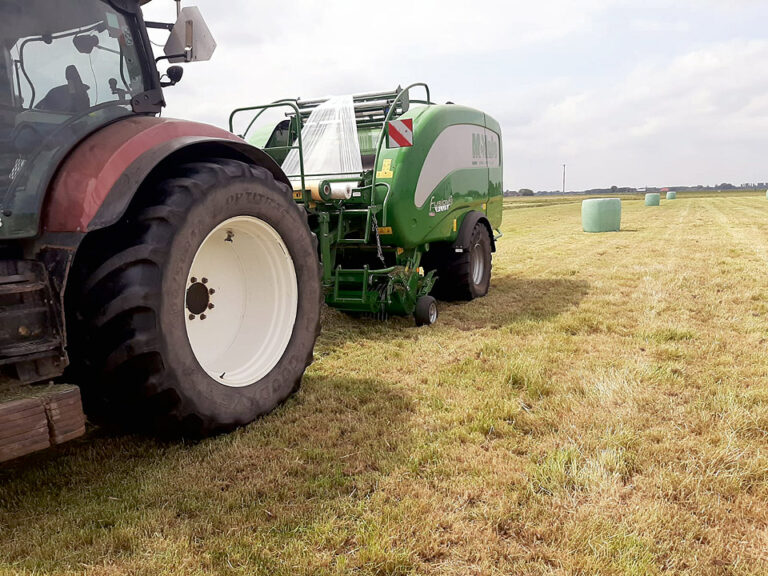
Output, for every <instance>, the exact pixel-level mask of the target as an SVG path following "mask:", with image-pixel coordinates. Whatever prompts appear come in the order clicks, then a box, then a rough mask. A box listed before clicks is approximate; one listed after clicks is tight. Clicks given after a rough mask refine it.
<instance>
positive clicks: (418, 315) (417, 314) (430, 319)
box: [413, 296, 438, 326]
mask: <svg viewBox="0 0 768 576" xmlns="http://www.w3.org/2000/svg"><path fill="white" fill-rule="evenodd" d="M437 316H438V312H437V300H435V299H434V298H433V297H432V296H421V297H420V298H419V299H418V300H416V309H415V310H414V311H413V317H414V319H415V320H416V326H431V325H432V324H434V323H435V322H437Z"/></svg>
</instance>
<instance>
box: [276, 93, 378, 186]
mask: <svg viewBox="0 0 768 576" xmlns="http://www.w3.org/2000/svg"><path fill="white" fill-rule="evenodd" d="M301 138H302V147H303V151H304V173H305V174H344V173H347V172H362V171H363V163H362V159H361V158H360V143H359V142H358V140H357V123H356V121H355V107H354V103H353V101H352V96H351V95H347V96H333V97H331V98H329V99H328V100H327V101H325V102H323V103H322V104H320V105H319V106H318V107H317V108H315V109H314V110H313V111H312V113H311V114H310V115H309V118H307V121H306V123H305V124H304V127H303V128H302V130H301ZM283 170H284V171H285V173H286V174H287V175H289V176H295V175H298V174H299V173H300V167H299V153H298V150H291V151H290V152H289V153H288V156H287V157H286V159H285V161H284V162H283Z"/></svg>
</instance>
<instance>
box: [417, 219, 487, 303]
mask: <svg viewBox="0 0 768 576" xmlns="http://www.w3.org/2000/svg"><path fill="white" fill-rule="evenodd" d="M435 248H436V249H435V251H434V253H432V251H431V250H430V252H428V253H427V256H428V262H430V265H431V266H433V267H434V268H435V269H436V270H437V282H436V283H435V287H434V289H433V290H432V294H434V295H435V296H436V297H438V298H440V299H441V300H473V299H475V298H481V297H482V296H485V295H486V294H487V293H488V288H489V287H490V285H491V237H490V235H489V234H488V228H486V226H485V224H483V223H481V222H478V223H477V224H475V227H474V228H473V230H472V237H471V242H470V247H469V250H467V251H466V252H455V251H454V250H453V249H452V247H451V246H450V245H445V246H436V247H435Z"/></svg>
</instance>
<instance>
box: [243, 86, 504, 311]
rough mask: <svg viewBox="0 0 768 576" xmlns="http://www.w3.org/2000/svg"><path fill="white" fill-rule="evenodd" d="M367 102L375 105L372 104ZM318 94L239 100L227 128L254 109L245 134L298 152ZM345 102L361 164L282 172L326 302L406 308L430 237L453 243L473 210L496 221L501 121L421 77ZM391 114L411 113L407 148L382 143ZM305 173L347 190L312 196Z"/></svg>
mask: <svg viewBox="0 0 768 576" xmlns="http://www.w3.org/2000/svg"><path fill="white" fill-rule="evenodd" d="M417 86H422V87H424V88H425V89H426V93H427V98H426V100H422V101H418V100H412V99H410V92H409V90H410V89H412V88H414V87H417ZM372 100H379V101H380V100H383V102H384V104H383V106H381V107H379V108H378V109H377V108H376V106H375V105H374V106H372V104H371V102H372ZM318 102H321V101H304V102H302V101H299V100H280V101H277V102H274V103H272V104H269V105H263V106H251V107H247V108H241V109H238V110H235V111H234V112H233V113H232V116H231V117H230V130H232V129H233V118H234V116H235V115H236V114H238V113H241V112H251V113H254V114H255V116H254V117H253V119H252V120H251V122H250V124H248V128H246V134H245V137H246V138H247V140H248V141H249V142H250V143H251V144H253V145H255V146H257V147H260V148H263V149H264V150H265V151H266V152H267V153H268V154H270V155H271V156H272V157H273V158H274V159H275V161H277V162H278V163H281V164H282V162H283V161H284V160H285V158H286V155H287V154H288V151H289V150H290V149H291V148H293V149H296V150H299V151H301V150H303V147H302V145H301V130H300V128H299V127H300V126H303V125H304V122H306V118H307V116H308V115H309V114H310V113H311V110H312V109H313V107H314V106H316V105H317V103H318ZM354 102H355V113H356V125H357V139H358V143H359V146H360V154H361V157H362V158H361V160H363V165H364V169H363V171H362V172H361V173H357V172H356V173H345V174H335V175H334V174H331V175H329V174H308V173H305V171H304V169H303V164H302V169H301V173H300V174H288V177H289V178H290V179H291V180H292V181H293V182H294V183H295V190H296V191H295V192H294V197H295V198H296V200H297V201H299V202H301V203H303V204H304V206H305V207H306V209H307V211H308V212H309V213H310V223H312V225H313V227H314V231H315V233H316V234H317V236H318V240H319V252H320V258H321V261H322V264H323V282H324V284H325V286H326V289H327V292H326V303H327V304H329V305H330V306H333V307H335V308H338V309H341V310H346V311H349V312H369V313H373V314H384V315H386V314H410V313H412V312H413V310H414V308H415V304H416V301H417V300H418V298H419V297H421V296H424V295H426V294H428V293H429V291H430V290H431V289H432V286H433V285H434V282H435V280H436V278H435V277H434V270H424V268H423V267H422V265H421V261H422V255H423V254H425V253H426V252H428V251H429V249H430V245H431V246H435V245H437V244H444V245H450V244H452V243H454V242H455V241H456V240H457V238H458V237H459V235H460V232H461V230H462V223H463V222H464V220H465V218H466V217H467V216H468V215H469V214H470V213H473V214H474V215H475V216H477V213H481V216H482V217H483V218H484V219H485V220H486V221H487V224H488V226H489V228H491V229H495V230H498V228H499V227H500V226H501V217H502V202H503V198H502V147H501V128H500V126H499V123H498V122H497V121H496V120H494V119H493V118H491V117H490V116H488V115H487V114H484V113H483V112H480V111H478V110H475V109H472V108H468V107H465V106H459V105H455V104H444V105H437V104H434V103H432V102H431V101H430V99H429V89H428V88H427V87H426V85H423V84H416V85H412V86H409V87H408V88H406V89H405V90H400V89H398V90H397V91H395V92H392V93H374V94H371V95H361V96H356V97H354ZM414 104H416V105H415V106H414ZM281 107H282V108H288V109H289V112H288V113H287V114H286V116H288V119H286V120H283V121H282V122H280V123H279V124H278V125H277V126H274V125H272V126H267V127H261V128H255V129H254V130H251V128H252V127H254V122H255V120H257V119H258V118H259V116H260V115H261V114H262V113H263V112H264V111H266V110H268V109H270V108H281ZM395 119H396V120H400V121H403V120H406V121H407V120H412V122H413V145H412V146H405V147H400V148H398V147H390V143H389V139H388V138H387V131H388V123H389V122H391V121H392V120H395ZM299 154H301V152H299ZM313 181H315V182H321V181H322V182H328V183H334V182H336V183H341V182H347V183H350V182H351V183H353V186H354V192H353V194H352V197H351V198H347V199H343V200H332V199H330V198H326V199H325V200H321V199H318V197H317V194H318V190H319V189H321V188H322V187H323V186H318V187H317V188H316V189H315V191H314V193H315V197H313V196H312V191H311V188H312V186H311V185H310V183H311V182H313ZM474 221H475V220H474V217H473V222H474Z"/></svg>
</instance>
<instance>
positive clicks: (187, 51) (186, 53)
mask: <svg viewBox="0 0 768 576" xmlns="http://www.w3.org/2000/svg"><path fill="white" fill-rule="evenodd" d="M171 58H184V62H191V61H192V49H191V48H186V49H185V50H184V52H183V53H182V54H166V55H165V56H158V57H157V58H155V64H157V63H158V62H160V60H170V59H171Z"/></svg>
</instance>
